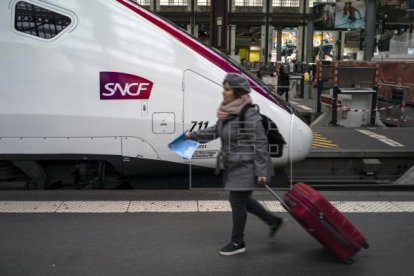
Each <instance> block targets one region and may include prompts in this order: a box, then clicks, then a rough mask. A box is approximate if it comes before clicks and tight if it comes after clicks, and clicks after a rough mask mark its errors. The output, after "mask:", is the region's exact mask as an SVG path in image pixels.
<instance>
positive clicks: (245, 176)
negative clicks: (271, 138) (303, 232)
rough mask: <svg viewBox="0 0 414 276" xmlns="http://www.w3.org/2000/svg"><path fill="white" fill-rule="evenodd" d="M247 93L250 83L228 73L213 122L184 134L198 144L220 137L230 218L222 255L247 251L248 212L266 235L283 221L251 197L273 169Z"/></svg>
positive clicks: (220, 160)
mask: <svg viewBox="0 0 414 276" xmlns="http://www.w3.org/2000/svg"><path fill="white" fill-rule="evenodd" d="M249 93H250V86H249V83H248V81H247V80H246V79H245V78H244V77H243V76H242V75H240V74H235V73H230V74H227V75H226V77H225V78H224V81H223V101H222V103H221V104H220V106H219V107H218V110H217V118H218V121H217V123H216V125H214V126H211V127H209V128H207V129H203V130H199V131H197V132H187V133H186V134H185V136H186V138H187V139H193V140H197V141H199V142H200V143H206V142H209V141H212V140H214V139H216V138H220V139H221V150H220V154H219V158H218V159H217V169H218V170H223V178H224V188H225V189H226V190H229V191H230V196H229V201H230V205H231V209H232V219H233V230H232V234H231V241H230V243H229V244H227V245H226V246H224V247H223V248H222V249H221V250H220V251H219V254H220V255H224V256H230V255H234V254H238V253H243V252H246V244H245V241H244V228H245V225H246V219H247V212H249V213H252V214H254V215H256V216H258V217H259V218H260V219H261V220H263V221H264V222H265V223H266V224H268V225H269V227H270V233H269V236H274V235H275V234H276V232H277V231H278V230H280V228H281V226H282V225H283V224H284V222H285V220H284V219H282V218H280V217H277V216H275V215H273V214H271V213H270V212H269V211H267V210H266V209H265V208H264V207H263V206H262V205H260V204H259V203H258V202H257V201H256V200H255V199H253V198H252V192H253V189H254V188H255V187H257V186H258V184H260V183H262V184H263V183H267V182H269V181H270V178H271V177H272V176H273V175H274V170H273V165H272V162H271V159H270V155H269V153H268V142H267V137H266V134H265V132H264V128H263V125H262V118H261V116H260V114H259V112H258V111H257V110H256V109H255V108H252V107H251V108H249V106H250V105H251V104H252V99H251V97H250V95H249ZM242 110H245V111H243V112H245V116H244V121H243V122H241V121H240V118H239V115H240V112H241V111H242ZM242 129H243V130H242Z"/></svg>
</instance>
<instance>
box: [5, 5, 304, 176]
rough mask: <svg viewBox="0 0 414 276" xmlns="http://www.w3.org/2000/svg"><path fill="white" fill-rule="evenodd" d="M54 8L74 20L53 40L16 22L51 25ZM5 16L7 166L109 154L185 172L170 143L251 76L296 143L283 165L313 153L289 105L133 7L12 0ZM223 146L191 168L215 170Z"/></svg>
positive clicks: (259, 96) (211, 118) (204, 153)
mask: <svg viewBox="0 0 414 276" xmlns="http://www.w3.org/2000/svg"><path fill="white" fill-rule="evenodd" d="M39 9H41V10H42V12H43V15H41V16H39V15H36V11H39ZM45 10H46V11H47V12H53V13H56V14H59V16H61V18H60V20H61V21H59V22H62V21H65V20H67V22H66V25H65V27H64V28H63V30H61V31H60V32H59V33H58V34H57V35H56V36H54V37H52V38H42V37H39V35H38V34H30V33H27V32H28V31H27V27H28V26H30V24H32V23H33V22H30V19H29V20H26V22H23V23H22V24H21V25H20V27H19V25H18V23H16V22H17V21H19V20H21V19H22V18H23V19H24V16H25V15H28V14H29V15H32V16H33V17H34V18H37V19H38V20H44V19H45V17H47V15H44V14H45V12H44V11H45ZM0 14H1V16H0V24H1V25H0V52H1V54H0V55H1V61H2V62H1V65H0V95H1V101H0V126H1V127H0V138H1V139H0V160H2V159H8V158H9V157H7V156H15V157H16V158H18V156H24V158H25V159H27V158H28V156H30V155H33V156H36V159H38V158H39V156H40V155H42V154H44V155H47V156H49V157H50V155H53V154H55V155H59V156H62V155H79V156H82V155H85V156H86V155H102V156H122V157H127V158H124V160H125V162H128V158H129V157H131V158H140V159H148V160H162V161H167V162H173V163H179V164H186V163H188V160H184V159H182V158H180V157H178V156H176V155H175V154H173V153H172V152H171V151H169V150H168V148H167V144H168V143H169V142H170V141H171V140H173V139H174V138H175V137H176V136H178V135H179V134H181V133H182V132H183V131H184V130H186V129H192V130H196V129H200V128H205V127H208V126H211V125H213V124H214V123H215V122H216V116H215V113H216V108H217V106H218V104H219V103H220V101H221V99H222V95H221V92H222V88H221V82H222V80H223V78H224V75H225V74H226V73H227V72H241V73H243V74H245V76H246V77H247V78H248V79H249V82H250V84H251V86H252V93H251V96H252V97H253V100H254V102H255V103H257V104H258V105H259V106H260V109H261V113H263V114H265V115H266V116H268V117H270V118H271V119H272V120H273V121H275V122H276V123H277V125H278V126H279V129H280V131H281V132H282V134H283V136H284V137H285V139H286V141H287V142H288V145H287V146H286V147H287V148H288V150H287V151H285V154H284V155H283V157H282V158H277V159H273V161H274V163H275V165H283V164H286V163H287V162H288V160H293V161H299V160H302V159H304V158H305V157H306V156H307V155H308V153H309V152H310V146H311V139H312V138H311V137H312V134H311V131H310V128H309V127H308V126H307V125H306V124H305V123H304V122H303V121H302V120H301V119H299V118H298V117H297V116H296V115H295V114H294V113H293V112H294V110H293V109H292V108H291V107H290V106H289V105H288V104H286V103H284V102H283V101H282V100H281V99H280V98H275V97H274V96H271V95H269V94H267V92H266V90H265V88H264V87H262V84H260V83H259V82H257V81H256V80H254V79H253V77H252V76H249V75H248V74H247V73H244V72H243V69H242V68H240V67H237V65H235V64H233V63H231V62H230V61H229V60H227V59H226V58H225V57H223V56H221V55H220V54H218V53H216V52H215V51H213V50H212V49H210V48H208V47H207V46H205V45H203V44H201V43H200V42H198V41H197V40H196V39H194V38H192V37H191V36H189V35H188V34H186V33H185V32H184V31H182V30H180V29H179V28H178V27H175V26H173V25H170V24H169V23H167V22H166V21H164V20H162V19H159V18H158V17H157V16H155V15H154V14H151V13H150V12H148V11H146V10H144V9H143V8H141V7H139V6H137V5H135V4H133V3H132V2H131V1H127V0H106V1H97V0H96V1H95V0H93V1H92V0H91V1H81V0H71V1H67V0H53V1H39V0H26V1H17V0H12V1H10V2H6V1H2V2H1V3H0ZM19 16H21V17H19ZM62 16H63V17H62ZM16 18H18V19H16ZM23 21H24V20H23ZM58 27H59V26H58ZM19 28H20V29H19ZM25 28H26V29H25ZM45 33H46V31H45ZM295 135H301V138H298V137H295ZM291 137H294V138H295V139H296V140H297V141H296V140H295V139H294V143H297V145H295V144H292V141H291V140H292V139H291ZM292 145H293V147H292ZM219 146H220V143H219V141H214V142H211V143H208V144H206V145H202V146H200V148H199V150H198V151H197V152H196V153H195V156H194V159H193V162H192V163H193V164H195V165H200V166H203V167H209V168H212V167H214V165H215V157H216V154H217V152H218V150H219ZM2 156H3V158H2ZM34 161H36V160H34Z"/></svg>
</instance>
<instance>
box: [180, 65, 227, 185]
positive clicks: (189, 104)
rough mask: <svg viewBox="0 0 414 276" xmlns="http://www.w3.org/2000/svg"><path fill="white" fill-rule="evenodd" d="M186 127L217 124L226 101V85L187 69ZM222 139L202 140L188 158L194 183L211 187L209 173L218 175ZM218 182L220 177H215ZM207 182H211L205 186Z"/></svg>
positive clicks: (185, 88)
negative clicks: (223, 89) (216, 170)
mask: <svg viewBox="0 0 414 276" xmlns="http://www.w3.org/2000/svg"><path fill="white" fill-rule="evenodd" d="M183 91H184V130H189V131H197V130H200V129H205V128H208V127H210V126H213V125H215V124H216V121H217V117H216V112H217V107H218V105H219V104H220V102H221V101H222V94H221V93H222V85H221V83H220V82H215V81H213V80H210V79H208V78H206V77H204V76H202V75H200V74H198V73H197V72H194V71H192V70H186V71H185V72H184V82H183ZM219 149H220V141H219V139H216V140H214V141H211V142H209V143H206V144H200V145H199V147H198V148H197V150H196V151H195V153H194V155H193V158H192V159H191V160H188V163H189V165H190V166H189V170H190V171H189V176H190V187H207V186H209V185H208V184H206V181H207V180H206V177H207V178H209V177H210V176H212V175H214V168H215V165H216V158H217V156H218V153H219ZM213 182H214V183H215V185H217V181H213ZM205 185H207V186H205Z"/></svg>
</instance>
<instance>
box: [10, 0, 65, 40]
mask: <svg viewBox="0 0 414 276" xmlns="http://www.w3.org/2000/svg"><path fill="white" fill-rule="evenodd" d="M70 23H71V19H70V18H69V17H68V16H66V15H63V14H59V13H57V12H54V11H51V10H48V9H46V8H43V7H39V6H36V5H33V4H31V3H28V2H25V1H19V2H17V3H16V8H15V12H14V27H15V29H16V30H17V31H19V32H22V33H25V34H29V35H33V36H36V37H40V38H43V39H51V38H53V37H55V36H56V35H58V34H59V33H60V32H62V31H63V30H64V29H65V28H66V27H68V26H69V25H70Z"/></svg>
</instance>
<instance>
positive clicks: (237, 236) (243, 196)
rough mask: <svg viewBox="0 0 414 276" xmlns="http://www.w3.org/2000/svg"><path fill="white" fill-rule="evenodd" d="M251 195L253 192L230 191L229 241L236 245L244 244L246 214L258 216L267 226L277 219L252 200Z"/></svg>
mask: <svg viewBox="0 0 414 276" xmlns="http://www.w3.org/2000/svg"><path fill="white" fill-rule="evenodd" d="M252 193H253V191H230V197H229V201H230V205H231V210H232V217H233V230H232V234H231V241H232V242H234V243H237V244H240V243H242V242H244V228H245V226H246V219H247V212H249V213H252V214H254V215H256V216H258V217H259V218H260V219H261V220H263V221H264V222H265V223H266V224H268V225H272V224H275V223H276V222H277V221H278V219H279V218H278V217H277V216H275V215H273V214H271V213H270V212H269V211H267V210H266V209H265V208H264V207H263V206H262V205H260V203H259V202H257V201H256V200H255V199H253V198H252V197H251V195H252Z"/></svg>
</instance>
